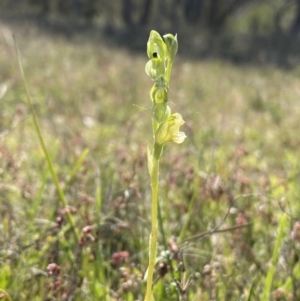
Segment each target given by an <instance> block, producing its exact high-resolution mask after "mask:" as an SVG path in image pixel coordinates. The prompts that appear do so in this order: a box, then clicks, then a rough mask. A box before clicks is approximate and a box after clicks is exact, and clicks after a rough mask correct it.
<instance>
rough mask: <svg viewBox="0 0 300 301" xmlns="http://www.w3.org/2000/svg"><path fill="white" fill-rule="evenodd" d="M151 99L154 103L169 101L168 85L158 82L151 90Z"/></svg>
mask: <svg viewBox="0 0 300 301" xmlns="http://www.w3.org/2000/svg"><path fill="white" fill-rule="evenodd" d="M150 99H151V100H152V101H153V103H154V104H158V103H166V102H167V101H168V90H167V88H166V86H165V85H161V84H159V83H157V82H156V83H155V84H154V85H153V86H152V88H151V90H150Z"/></svg>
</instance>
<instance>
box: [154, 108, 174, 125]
mask: <svg viewBox="0 0 300 301" xmlns="http://www.w3.org/2000/svg"><path fill="white" fill-rule="evenodd" d="M170 115H171V109H170V107H169V106H167V105H166V104H165V103H157V104H154V106H153V118H154V119H155V120H156V121H157V122H158V123H163V122H164V121H166V120H167V119H168V117H169V116H170Z"/></svg>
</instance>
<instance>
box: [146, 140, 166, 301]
mask: <svg viewBox="0 0 300 301" xmlns="http://www.w3.org/2000/svg"><path fill="white" fill-rule="evenodd" d="M162 149H163V147H162V146H161V145H158V144H155V145H154V149H153V158H152V159H153V166H152V172H151V190H152V212H151V226H152V231H151V235H150V242H149V267H148V275H147V289H146V296H145V301H151V300H152V283H153V273H154V267H155V261H156V246H157V236H158V222H157V213H158V179H159V158H160V155H161V153H162Z"/></svg>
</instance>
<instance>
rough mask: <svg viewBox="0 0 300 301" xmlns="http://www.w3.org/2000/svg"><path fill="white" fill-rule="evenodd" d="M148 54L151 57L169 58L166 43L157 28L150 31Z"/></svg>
mask: <svg viewBox="0 0 300 301" xmlns="http://www.w3.org/2000/svg"><path fill="white" fill-rule="evenodd" d="M147 54H148V57H149V58H150V59H153V58H157V57H159V58H161V59H162V60H164V59H166V58H167V47H166V44H165V42H164V40H163V39H162V37H161V36H160V34H159V33H158V32H157V31H155V30H151V32H150V36H149V40H148V42H147Z"/></svg>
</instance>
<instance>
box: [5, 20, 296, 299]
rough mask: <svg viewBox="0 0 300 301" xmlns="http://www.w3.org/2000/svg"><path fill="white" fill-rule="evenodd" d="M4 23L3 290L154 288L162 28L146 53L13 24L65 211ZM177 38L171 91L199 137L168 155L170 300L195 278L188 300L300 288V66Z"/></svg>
mask: <svg viewBox="0 0 300 301" xmlns="http://www.w3.org/2000/svg"><path fill="white" fill-rule="evenodd" d="M2 32H3V33H5V35H1V37H0V70H1V72H0V85H2V86H1V87H0V91H1V89H4V88H2V87H4V86H6V87H7V92H6V93H5V95H4V96H3V97H2V98H1V99H0V132H1V135H0V234H1V235H0V267H1V268H0V289H1V291H0V295H1V296H2V295H3V297H2V298H5V296H6V294H9V296H10V297H11V299H12V300H14V301H15V300H33V301H35V300H65V298H70V299H71V298H73V300H126V301H127V300H128V301H129V300H143V296H144V291H145V283H144V282H143V275H144V273H145V271H146V269H147V265H148V249H147V248H148V238H149V232H150V229H149V228H150V206H151V201H150V200H151V196H150V192H151V191H150V184H149V176H148V171H147V162H146V149H147V144H148V143H149V142H150V141H151V139H152V137H151V135H152V133H151V103H150V100H149V95H148V91H149V89H150V87H151V82H149V79H148V77H147V76H146V74H145V73H144V66H145V63H146V62H147V56H146V41H147V38H148V36H145V53H144V55H139V54H136V53H132V52H130V51H129V50H127V49H126V48H125V47H124V48H119V49H116V48H113V47H109V46H108V45H106V43H105V41H102V43H99V42H97V41H94V42H92V41H91V39H88V38H84V37H81V36H78V37H76V38H74V39H72V40H66V39H64V38H63V37H59V36H55V35H49V34H48V35H46V34H43V33H41V32H39V31H38V30H37V29H36V28H34V27H33V26H29V25H28V26H24V27H23V28H14V32H15V35H16V39H17V42H18V45H19V49H20V52H21V56H22V61H23V68H24V71H25V75H26V80H27V83H28V87H29V90H30V94H31V97H32V101H33V108H34V110H35V113H36V116H37V120H38V122H39V125H40V130H41V134H42V138H43V140H44V142H45V147H46V150H47V152H48V156H49V160H50V161H51V162H52V165H53V170H54V172H55V174H56V175H57V179H58V184H59V185H60V187H61V189H62V193H63V195H64V198H65V199H66V202H67V203H68V206H69V207H68V208H69V209H68V210H66V209H65V208H63V207H64V206H63V205H62V204H61V202H60V196H59V194H58V193H57V189H56V186H55V181H53V175H52V176H51V170H50V169H49V164H47V160H46V158H45V154H44V151H43V149H42V148H41V146H40V143H39V140H38V137H37V135H36V129H35V127H34V122H33V119H32V114H31V112H30V107H29V106H28V104H27V98H26V92H25V89H24V85H23V83H22V78H21V74H20V71H19V68H18V62H17V61H18V60H17V56H16V54H15V49H14V45H13V42H12V40H10V38H9V32H8V31H3V28H2ZM5 37H6V38H5ZM178 40H179V57H177V58H176V60H175V63H174V67H173V71H172V78H171V90H170V101H171V102H172V103H173V107H172V110H173V111H174V112H175V111H178V112H180V113H181V114H182V115H183V118H184V120H185V121H186V125H185V127H184V129H183V130H184V132H186V134H187V135H188V139H187V140H186V141H185V142H184V143H183V144H182V145H180V146H178V145H172V144H169V145H167V150H166V151H165V152H164V154H163V158H162V160H161V172H160V179H161V181H160V183H161V189H160V215H161V223H160V225H161V229H160V234H161V235H160V237H159V248H158V256H159V258H160V265H159V268H158V271H157V273H156V276H155V279H158V281H157V283H156V284H155V286H154V292H155V295H156V297H157V300H179V293H178V292H179V286H181V287H182V288H183V287H184V286H185V284H186V283H187V281H188V278H189V277H190V275H192V276H194V279H193V281H192V283H191V284H190V285H189V286H188V288H187V292H186V296H188V300H204V301H205V300H292V299H291V298H292V297H293V298H294V300H297V299H298V298H300V287H299V283H298V281H297V278H298V277H299V274H300V272H299V271H300V269H299V262H298V256H299V248H298V247H299V246H297V243H296V241H292V240H291V238H290V232H291V230H292V227H293V225H294V223H295V221H297V220H299V219H300V205H299V188H300V187H299V171H300V166H299V160H298V156H299V145H300V138H299V133H298V132H299V130H298V129H299V125H300V109H299V108H300V106H299V105H298V102H299V99H300V89H299V72H297V70H296V69H295V70H294V71H289V72H287V71H284V70H280V69H278V68H276V67H274V66H271V65H261V66H253V65H252V66H251V65H243V66H236V65H231V64H229V63H225V62H223V61H220V60H210V61H196V60H194V61H189V60H187V59H186V58H182V57H180V51H181V49H180V36H179V37H178ZM3 91H4V90H3ZM68 212H69V213H70V214H71V215H72V218H73V220H74V223H75V227H76V231H77V232H78V233H79V240H80V243H79V244H78V243H77V242H76V239H75V238H74V235H73V232H72V227H71V226H70V224H69V223H68V219H67V213H68ZM228 212H229V213H228ZM284 212H285V213H286V215H284ZM227 214H228V215H227ZM283 216H284V217H283ZM225 217H226V219H225V220H224V218H225ZM283 219H287V220H286V221H285V222H283ZM280 221H282V222H280ZM221 223H222V225H221V226H220V227H219V225H220V224H221ZM245 223H247V224H249V225H248V226H246V227H240V228H239V227H237V226H242V225H243V224H245ZM218 227H219V228H218ZM215 228H217V230H216V231H215V233H214V234H212V233H211V230H213V229H215ZM226 229H228V231H225V230H226ZM221 230H224V231H221ZM205 232H207V235H204V234H203V235H200V234H201V233H205ZM173 236H174V237H177V238H178V240H177V242H175V241H174V240H173V241H172V240H170V239H171V237H173ZM176 248H180V250H181V251H182V259H180V256H179V255H178V254H173V253H172V252H174V251H175V249H176ZM122 251H124V253H120V252H122ZM175 255H176V256H175ZM181 261H182V262H183V263H184V267H185V272H183V271H182V270H181V271H180V269H179V270H178V265H180V266H182V264H180V262H181ZM51 263H55V264H56V265H57V266H53V265H52V266H49V264H51ZM167 265H169V266H170V267H169V270H166V269H165V267H166V266H167ZM47 267H48V270H47ZM51 268H52V270H51V271H52V274H51V273H50V270H49V269H51ZM270 271H271V272H270ZM165 273H166V274H165ZM163 274H165V275H164V277H163V278H162V279H159V275H163ZM173 278H176V279H177V280H178V282H177V286H176V285H175V282H174V281H173ZM5 292H6V293H5ZM280 294H281V296H280ZM261 298H263V299H261ZM6 299H7V300H9V298H8V297H6Z"/></svg>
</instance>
